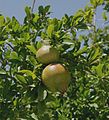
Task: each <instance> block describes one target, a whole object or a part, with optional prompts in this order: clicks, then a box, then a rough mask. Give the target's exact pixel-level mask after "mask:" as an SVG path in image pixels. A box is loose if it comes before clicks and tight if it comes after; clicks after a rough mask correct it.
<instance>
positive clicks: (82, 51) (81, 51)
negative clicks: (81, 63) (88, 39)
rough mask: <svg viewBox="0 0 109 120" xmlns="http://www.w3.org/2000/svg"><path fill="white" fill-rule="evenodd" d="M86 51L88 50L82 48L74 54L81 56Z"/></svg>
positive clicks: (85, 47)
mask: <svg viewBox="0 0 109 120" xmlns="http://www.w3.org/2000/svg"><path fill="white" fill-rule="evenodd" d="M87 49H88V48H87V46H84V47H83V48H82V49H80V50H78V51H77V52H76V53H75V55H76V56H77V55H80V54H83V53H85V52H86V51H87Z"/></svg>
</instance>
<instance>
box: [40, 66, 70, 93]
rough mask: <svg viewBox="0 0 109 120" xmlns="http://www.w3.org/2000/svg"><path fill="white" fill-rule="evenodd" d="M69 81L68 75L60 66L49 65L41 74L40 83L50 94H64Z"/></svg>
mask: <svg viewBox="0 0 109 120" xmlns="http://www.w3.org/2000/svg"><path fill="white" fill-rule="evenodd" d="M70 80H71V76H70V73H69V72H68V70H67V69H65V67H64V66H63V65H61V64H49V65H48V66H46V67H45V69H44V70H43V72H42V82H43V83H44V84H45V86H46V87H47V88H48V89H49V90H51V91H52V92H56V91H59V92H61V93H64V92H65V91H66V90H67V88H68V85H69V82H70Z"/></svg>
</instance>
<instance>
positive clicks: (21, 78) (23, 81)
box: [16, 74, 27, 84]
mask: <svg viewBox="0 0 109 120" xmlns="http://www.w3.org/2000/svg"><path fill="white" fill-rule="evenodd" d="M16 78H17V80H18V82H20V83H25V84H27V81H26V80H25V77H24V76H22V75H18V74H17V75H16Z"/></svg>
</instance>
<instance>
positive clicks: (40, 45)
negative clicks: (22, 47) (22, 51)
mask: <svg viewBox="0 0 109 120" xmlns="http://www.w3.org/2000/svg"><path fill="white" fill-rule="evenodd" d="M41 47H42V43H41V41H38V42H37V49H39V48H41Z"/></svg>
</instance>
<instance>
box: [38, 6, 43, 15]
mask: <svg viewBox="0 0 109 120" xmlns="http://www.w3.org/2000/svg"><path fill="white" fill-rule="evenodd" d="M38 10H39V13H40V14H43V10H44V8H43V6H42V5H41V6H39V8H38Z"/></svg>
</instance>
